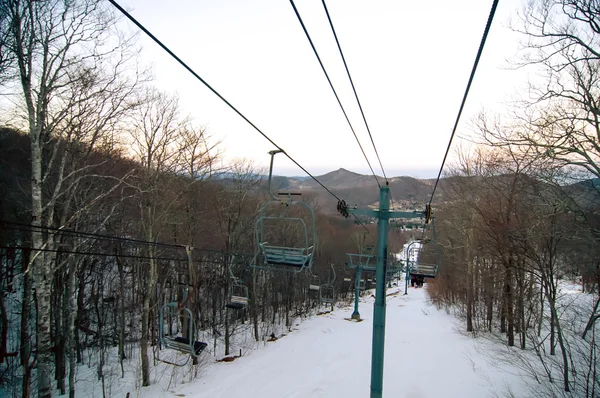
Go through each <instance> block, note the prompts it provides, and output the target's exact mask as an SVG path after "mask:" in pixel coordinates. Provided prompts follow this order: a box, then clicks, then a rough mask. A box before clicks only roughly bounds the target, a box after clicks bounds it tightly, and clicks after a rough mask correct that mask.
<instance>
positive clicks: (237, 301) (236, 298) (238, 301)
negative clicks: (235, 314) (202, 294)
mask: <svg viewBox="0 0 600 398" xmlns="http://www.w3.org/2000/svg"><path fill="white" fill-rule="evenodd" d="M225 306H226V307H227V308H231V309H234V310H241V309H244V308H246V307H247V306H248V286H246V285H245V284H244V282H243V281H242V280H240V279H237V278H233V282H232V284H231V296H230V298H229V301H228V303H227V304H225Z"/></svg>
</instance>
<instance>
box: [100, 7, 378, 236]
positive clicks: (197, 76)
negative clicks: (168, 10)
mask: <svg viewBox="0 0 600 398" xmlns="http://www.w3.org/2000/svg"><path fill="white" fill-rule="evenodd" d="M108 1H109V2H110V3H111V4H112V5H113V6H115V7H116V8H117V9H118V10H119V11H120V12H121V13H122V14H123V15H125V17H127V19H129V20H130V21H131V22H133V24H134V25H135V26H137V27H138V28H139V29H141V30H142V31H143V32H144V33H145V34H146V35H148V37H150V38H151V39H152V40H153V41H154V42H155V43H156V44H158V45H159V46H160V47H161V48H162V49H163V50H165V51H166V52H167V53H168V54H169V55H170V56H171V57H173V58H174V59H175V60H176V61H177V62H179V64H180V65H181V66H183V67H184V68H185V69H186V70H187V71H188V72H190V73H191V74H192V75H193V76H194V77H195V78H196V79H198V80H199V81H200V82H201V83H202V84H204V86H206V88H208V89H209V90H210V91H212V93H213V94H215V95H216V96H217V97H219V99H220V100H221V101H223V102H224V103H225V104H227V106H229V107H230V108H231V109H232V110H233V111H234V112H235V113H237V114H238V115H239V116H240V117H241V118H242V119H244V120H245V121H246V122H247V123H248V124H249V125H250V126H252V128H254V130H256V131H257V132H258V133H259V134H260V135H262V136H263V137H264V138H265V139H266V140H267V141H269V142H270V143H271V144H272V145H273V146H274V147H275V148H277V149H278V150H280V151H281V152H282V153H283V154H285V156H287V157H288V159H290V160H291V161H292V162H293V163H294V164H295V165H296V166H298V167H299V168H300V169H301V170H302V171H303V172H305V173H306V174H307V175H308V176H309V177H310V178H312V179H313V180H315V182H316V183H317V184H319V185H320V186H321V187H322V188H323V189H325V190H326V191H327V192H329V194H330V195H332V196H333V197H334V198H336V199H337V200H338V202H339V201H341V199H340V198H339V197H338V196H337V195H336V194H334V193H333V192H332V191H331V190H330V189H329V188H327V187H326V186H325V185H323V183H322V182H321V181H319V180H318V179H317V178H316V177H315V176H313V175H312V174H311V173H309V172H308V170H306V169H305V168H304V167H302V165H301V164H300V163H298V162H297V161H296V160H295V159H294V158H292V157H291V156H290V155H289V154H288V153H287V152H286V151H285V150H284V149H283V148H281V147H280V146H279V145H277V144H276V143H275V142H274V141H273V140H272V139H271V138H269V137H268V136H267V135H266V134H265V133H264V132H263V131H262V130H261V129H259V128H258V127H257V126H256V125H255V124H254V123H252V122H251V121H250V119H248V118H247V117H246V116H244V114H243V113H242V112H240V111H239V110H238V109H237V108H236V107H235V106H233V105H232V104H231V103H230V102H229V101H227V100H226V99H225V97H223V96H222V95H221V94H219V92H218V91H217V90H215V89H214V88H213V87H212V86H211V85H210V84H208V83H207V82H206V80H204V79H203V78H202V77H200V75H198V74H197V73H196V72H195V71H194V70H193V69H192V68H191V67H189V66H188V65H187V64H186V63H185V62H183V60H181V58H179V57H178V56H177V55H175V53H174V52H173V51H171V49H169V47H167V46H166V45H165V44H163V43H162V42H161V41H160V40H159V39H158V38H157V37H156V36H154V35H153V34H152V33H151V32H150V31H149V30H148V29H146V27H145V26H144V25H142V24H141V23H140V22H138V21H137V20H136V19H135V18H134V17H133V16H132V15H131V14H129V13H128V12H127V11H126V10H125V9H124V8H123V7H121V6H120V5H119V3H117V2H116V1H115V0H108ZM371 170H372V169H371ZM354 217H355V218H356V220H357V221H358V222H359V223H360V224H361V225H362V226H363V228H364V229H365V230H367V231H369V230H368V229H367V227H366V226H365V225H364V224H363V222H362V221H360V220H359V219H358V217H356V216H354ZM369 233H371V232H370V231H369Z"/></svg>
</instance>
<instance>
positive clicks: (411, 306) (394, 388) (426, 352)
mask: <svg viewBox="0 0 600 398" xmlns="http://www.w3.org/2000/svg"><path fill="white" fill-rule="evenodd" d="M372 312H373V298H372V297H366V298H364V299H362V300H361V305H360V313H361V317H362V318H363V319H364V321H362V322H359V323H356V322H351V321H348V320H346V319H345V318H350V315H351V314H352V308H351V307H350V306H346V307H344V308H338V309H336V310H335V311H334V312H332V313H329V314H326V315H321V316H315V317H313V318H311V319H309V320H307V321H305V322H303V323H301V324H297V325H295V327H294V329H293V331H292V332H291V333H289V334H288V335H286V336H283V337H281V338H280V339H278V340H277V341H275V342H271V343H266V345H265V346H264V347H261V348H259V349H257V350H254V351H249V352H247V353H245V354H244V356H242V357H241V358H238V359H237V360H235V361H233V362H229V363H224V362H220V363H211V364H209V365H208V366H207V367H205V368H204V369H203V372H202V373H201V374H200V375H199V377H198V379H196V380H194V381H193V382H192V383H190V384H188V385H187V386H183V387H182V388H180V389H177V392H176V394H177V396H185V397H260V398H269V397H278V398H280V397H290V398H292V397H345V398H351V397H366V396H368V395H369V391H370V364H371V336H372ZM457 322H458V321H457V320H456V318H455V317H454V316H452V315H449V314H447V313H446V312H444V311H439V310H437V309H435V307H432V306H430V305H428V303H427V299H426V292H425V289H414V288H409V291H408V295H407V296H405V295H402V293H401V292H399V291H398V289H397V288H394V289H388V298H387V326H386V345H385V368H384V392H383V393H384V396H390V397H415V398H417V397H423V398H425V397H486V396H493V395H494V394H498V395H501V394H502V393H503V392H505V387H506V386H508V385H510V386H511V390H512V391H513V392H514V393H516V394H517V396H518V395H520V394H519V392H524V391H526V386H525V385H524V383H523V381H522V378H521V377H520V376H519V371H518V369H516V368H510V367H506V366H505V368H504V369H503V371H501V370H500V369H499V368H497V367H496V366H491V365H489V363H488V361H487V360H486V356H485V355H482V353H484V352H485V344H492V343H490V342H485V341H479V340H476V339H473V338H470V337H467V336H465V335H462V334H461V333H459V332H458V330H457V329H458V328H460V326H459V325H458V323H457ZM171 391H173V390H171ZM147 392H149V391H147ZM173 392H175V391H173ZM157 393H158V391H156V390H153V391H152V395H155V396H159V395H158V394H157ZM165 394H168V393H165ZM142 395H143V396H149V395H150V394H144V393H142ZM163 396H164V395H163ZM169 396H172V395H170V394H169Z"/></svg>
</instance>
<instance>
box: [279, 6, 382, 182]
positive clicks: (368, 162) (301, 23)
mask: <svg viewBox="0 0 600 398" xmlns="http://www.w3.org/2000/svg"><path fill="white" fill-rule="evenodd" d="M290 3H291V5H292V8H293V9H294V12H295V13H296V17H297V18H298V21H299V22H300V25H302V30H304V34H305V35H306V38H307V39H308V42H309V43H310V46H311V47H312V49H313V52H314V53H315V56H316V57H317V61H319V65H321V69H322V70H323V73H324V74H325V77H326V78H327V81H328V82H329V87H331V90H332V91H333V95H335V99H336V100H337V103H338V105H339V106H340V108H341V109H342V113H343V114H344V117H345V118H346V121H347V122H348V126H350V130H352V134H354V138H355V139H356V142H357V143H358V146H359V148H360V150H361V152H362V154H363V156H364V157H365V160H366V161H367V164H368V165H369V169H371V173H373V177H374V178H375V181H377V185H378V186H379V188H381V184H380V183H379V180H378V179H377V175H375V171H374V170H373V166H371V162H370V161H369V158H368V157H367V154H366V153H365V150H364V148H363V146H362V144H361V143H360V140H359V139H358V136H357V135H356V131H354V127H353V126H352V123H351V122H350V119H349V118H348V114H347V113H346V110H345V109H344V106H343V105H342V102H341V100H340V97H339V96H338V94H337V91H335V88H334V87H333V83H332V82H331V79H330V78H329V74H328V73H327V70H326V69H325V65H323V62H322V61H321V57H319V53H318V52H317V49H316V47H315V45H314V43H313V41H312V39H311V38H310V35H309V34H308V30H307V29H306V26H304V22H303V21H302V17H301V16H300V13H299V12H298V9H297V8H296V5H295V4H294V0H290ZM336 41H337V37H336ZM338 46H339V43H338ZM342 58H343V56H342ZM345 64H346V61H344V65H345ZM346 70H347V68H346ZM352 87H353V88H354V85H352ZM355 93H356V91H355ZM359 105H360V102H359ZM361 112H362V109H361ZM363 117H364V115H363ZM369 135H371V133H370V132H369ZM376 152H377V150H376ZM382 170H383V167H382ZM384 174H385V172H384ZM386 180H387V177H386Z"/></svg>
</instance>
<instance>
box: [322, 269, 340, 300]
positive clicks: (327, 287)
mask: <svg viewBox="0 0 600 398" xmlns="http://www.w3.org/2000/svg"><path fill="white" fill-rule="evenodd" d="M331 270H332V272H333V280H331V281H330V282H329V281H328V283H326V284H323V285H321V286H320V288H319V301H320V302H321V304H330V305H331V306H333V305H334V304H335V288H334V287H333V283H334V282H335V277H336V275H335V268H334V266H333V264H331Z"/></svg>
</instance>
